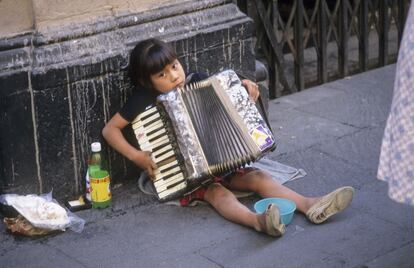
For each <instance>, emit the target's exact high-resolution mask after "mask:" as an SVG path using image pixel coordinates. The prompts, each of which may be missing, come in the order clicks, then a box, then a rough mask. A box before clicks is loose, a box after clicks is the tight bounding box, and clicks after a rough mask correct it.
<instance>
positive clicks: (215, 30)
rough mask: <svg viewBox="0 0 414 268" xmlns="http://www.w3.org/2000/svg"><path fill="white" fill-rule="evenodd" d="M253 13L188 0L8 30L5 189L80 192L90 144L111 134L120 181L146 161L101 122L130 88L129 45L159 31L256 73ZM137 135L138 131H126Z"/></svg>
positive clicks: (2, 81) (2, 78) (2, 110)
mask: <svg viewBox="0 0 414 268" xmlns="http://www.w3.org/2000/svg"><path fill="white" fill-rule="evenodd" d="M252 29H253V25H252V21H251V20H250V19H249V18H248V17H246V15H245V14H243V13H241V12H240V11H239V10H238V9H237V7H236V6H235V5H233V4H231V3H228V1H219V0H211V1H185V2H183V3H181V4H177V5H175V6H173V7H170V8H162V9H158V10H153V11H147V12H144V13H141V14H136V15H129V16H124V17H116V18H110V19H107V20H104V21H99V22H97V23H95V24H92V25H81V26H77V27H76V28H71V29H58V30H59V31H56V32H52V31H51V32H48V33H42V34H40V33H32V34H26V35H23V36H18V37H15V38H13V39H3V40H0V89H1V90H0V102H1V103H0V129H1V134H0V164H1V165H2V166H1V169H0V172H1V173H0V185H1V191H2V192H13V193H19V194H28V193H44V192H49V191H51V190H52V189H53V194H54V196H55V197H57V198H59V199H66V198H67V197H69V196H73V195H76V194H79V193H80V192H82V191H83V189H84V175H85V171H86V163H87V159H88V155H89V147H90V144H91V143H92V142H94V141H101V142H102V143H103V148H104V152H105V154H106V156H107V159H108V160H109V163H110V167H111V176H112V183H113V184H116V183H120V182H122V181H124V180H128V179H135V178H136V176H137V174H138V170H137V168H135V167H134V166H132V165H131V163H129V162H128V161H127V160H126V159H124V158H123V157H122V156H121V155H119V154H118V153H117V152H115V151H113V150H112V149H111V148H109V146H107V145H106V143H105V142H104V140H103V138H102V137H101V130H102V128H103V126H104V125H105V122H107V121H108V120H109V119H110V118H111V116H112V115H113V114H115V113H116V112H117V111H118V110H119V108H120V107H121V106H122V104H123V103H124V102H125V100H126V99H127V98H128V95H129V94H130V92H131V86H130V84H129V82H128V81H127V79H126V78H125V67H126V65H127V62H128V54H129V51H130V50H131V49H132V48H133V46H134V45H135V44H136V43H137V42H138V41H140V40H144V39H147V38H150V37H159V38H161V39H163V40H166V41H168V42H170V43H171V44H172V45H173V46H175V48H176V50H177V53H178V55H179V58H180V60H181V61H182V63H183V65H184V67H185V69H186V70H187V71H188V70H193V71H203V72H207V73H208V74H213V73H214V72H217V71H220V70H222V69H226V68H231V69H234V70H236V71H237V72H239V73H242V74H244V75H245V76H247V77H254V71H255V60H254V52H253V42H252ZM125 134H126V135H127V136H128V139H130V141H131V142H134V138H133V137H130V135H128V133H125Z"/></svg>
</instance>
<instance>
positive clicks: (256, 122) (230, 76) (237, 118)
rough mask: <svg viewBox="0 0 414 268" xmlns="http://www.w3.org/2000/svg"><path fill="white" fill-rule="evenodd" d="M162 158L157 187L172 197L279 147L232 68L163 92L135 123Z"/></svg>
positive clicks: (164, 197) (143, 145) (163, 196)
mask: <svg viewBox="0 0 414 268" xmlns="http://www.w3.org/2000/svg"><path fill="white" fill-rule="evenodd" d="M132 127H133V129H134V133H135V135H136V137H137V140H138V144H139V146H140V149H141V150H143V151H151V152H152V157H153V159H154V162H155V163H157V166H158V168H157V170H156V179H155V181H154V187H155V189H156V192H157V195H158V198H159V200H160V201H168V200H171V199H175V198H177V197H179V196H182V195H183V194H185V193H188V192H191V191H192V190H194V189H196V188H197V187H199V186H201V185H204V184H208V183H209V182H210V181H211V179H212V178H213V177H215V176H222V175H224V174H228V173H229V172H232V171H235V170H237V169H238V168H241V167H243V166H245V165H247V164H250V163H251V162H253V161H256V160H257V159H259V158H260V157H262V156H263V155H264V154H265V153H266V152H268V151H270V150H273V149H274V148H275V147H276V143H275V139H274V137H273V135H272V133H271V131H270V130H269V128H268V126H267V125H266V123H265V121H264V120H263V118H262V116H261V115H260V113H259V112H258V110H257V109H256V106H255V105H254V103H252V102H251V101H250V99H249V96H248V94H247V91H246V90H245V88H244V87H243V86H242V85H241V81H240V79H239V78H238V77H237V75H236V74H235V73H234V71H232V70H227V71H224V72H221V73H219V74H217V75H214V76H212V77H210V78H208V79H206V80H203V81H201V82H196V83H193V84H190V85H187V86H185V87H184V88H177V89H174V90H173V91H171V92H169V93H167V94H163V95H160V96H159V97H158V102H157V104H156V105H154V106H153V107H151V108H149V109H147V110H146V111H145V112H143V113H142V114H140V115H138V116H137V118H136V119H135V120H134V121H133V122H132Z"/></svg>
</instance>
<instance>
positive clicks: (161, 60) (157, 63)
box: [128, 38, 177, 88]
mask: <svg viewBox="0 0 414 268" xmlns="http://www.w3.org/2000/svg"><path fill="white" fill-rule="evenodd" d="M175 59H177V54H176V53H175V51H174V49H173V48H172V47H171V46H170V45H168V44H167V43H165V42H163V41H161V40H158V39H155V38H151V39H147V40H144V41H141V42H139V43H138V44H137V45H136V46H135V47H134V49H133V50H132V51H131V54H130V57H129V67H128V76H129V78H130V79H131V82H132V84H133V85H134V86H136V87H144V88H152V83H151V78H150V76H151V75H153V74H156V73H158V72H160V71H162V69H164V67H165V66H166V65H167V64H170V63H171V62H173V61H174V60H175Z"/></svg>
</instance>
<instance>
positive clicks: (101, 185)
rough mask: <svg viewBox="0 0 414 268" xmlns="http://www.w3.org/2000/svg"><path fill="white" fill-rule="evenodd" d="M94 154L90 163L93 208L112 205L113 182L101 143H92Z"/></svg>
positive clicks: (89, 172)
mask: <svg viewBox="0 0 414 268" xmlns="http://www.w3.org/2000/svg"><path fill="white" fill-rule="evenodd" d="M91 149H92V155H91V157H90V159H89V163H88V174H89V184H90V188H91V191H90V192H91V201H92V207H93V208H106V207H109V206H110V205H111V202H112V200H111V199H112V198H111V184H110V178H109V173H108V170H107V167H106V163H105V161H104V159H103V157H102V154H101V144H100V143H99V142H94V143H92V144H91Z"/></svg>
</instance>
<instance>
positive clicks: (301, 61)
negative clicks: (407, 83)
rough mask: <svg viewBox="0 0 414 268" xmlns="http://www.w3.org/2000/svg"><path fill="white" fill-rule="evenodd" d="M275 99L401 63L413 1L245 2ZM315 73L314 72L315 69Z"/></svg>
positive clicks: (297, 0)
mask: <svg viewBox="0 0 414 268" xmlns="http://www.w3.org/2000/svg"><path fill="white" fill-rule="evenodd" d="M237 4H238V5H239V6H240V8H241V10H242V11H245V12H247V13H248V15H249V16H251V17H252V18H253V19H254V21H255V23H256V51H257V54H258V55H262V56H263V57H264V58H265V60H266V62H267V66H268V69H269V74H270V75H269V94H270V97H271V98H276V97H279V96H282V95H286V94H290V93H293V92H296V91H298V90H302V89H304V88H305V87H307V86H313V85H316V84H322V83H325V82H327V81H330V80H334V79H338V78H343V77H345V76H347V75H349V74H353V73H358V72H364V71H366V70H369V69H373V68H377V67H380V66H384V65H387V64H390V63H393V62H395V61H396V55H397V52H398V47H399V42H400V40H401V36H402V32H403V28H404V22H405V19H406V16H407V11H408V6H409V4H410V1H409V0H331V1H329V0H293V1H287V0H285V1H282V0H280V1H277V0H272V1H270V0H242V1H237ZM312 68H313V70H311V69H312Z"/></svg>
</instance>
